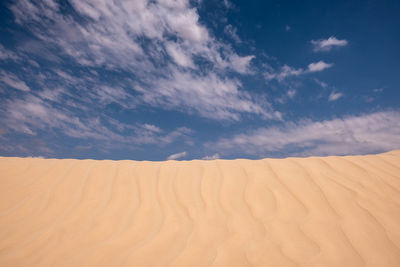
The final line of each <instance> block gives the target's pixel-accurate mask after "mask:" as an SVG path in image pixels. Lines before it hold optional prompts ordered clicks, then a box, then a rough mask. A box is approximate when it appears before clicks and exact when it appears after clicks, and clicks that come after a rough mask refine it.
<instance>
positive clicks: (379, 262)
mask: <svg viewBox="0 0 400 267" xmlns="http://www.w3.org/2000/svg"><path fill="white" fill-rule="evenodd" d="M0 266H400V150H398V151H392V152H388V153H384V154H379V155H368V156H348V157H324V158H321V157H311V158H288V159H264V160H213V161H200V160H195V161H189V162H178V161H166V162H138V161H95V160H73V159H63V160H57V159H34V158H29V159H28V158H24V159H23V158H0Z"/></svg>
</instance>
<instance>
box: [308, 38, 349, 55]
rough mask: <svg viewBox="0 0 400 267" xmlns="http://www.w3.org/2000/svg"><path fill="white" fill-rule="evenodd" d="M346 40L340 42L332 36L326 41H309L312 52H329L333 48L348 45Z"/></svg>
mask: <svg viewBox="0 0 400 267" xmlns="http://www.w3.org/2000/svg"><path fill="white" fill-rule="evenodd" d="M348 43H349V42H348V41H347V40H344V39H343V40H340V39H337V38H336V37H334V36H331V37H329V38H328V39H319V40H311V44H312V45H313V46H314V52H320V51H330V50H331V49H332V48H334V47H343V46H346V45H348Z"/></svg>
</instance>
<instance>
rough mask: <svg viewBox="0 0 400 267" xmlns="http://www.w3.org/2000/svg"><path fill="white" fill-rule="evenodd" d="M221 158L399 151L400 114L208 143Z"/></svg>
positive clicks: (305, 124)
mask: <svg viewBox="0 0 400 267" xmlns="http://www.w3.org/2000/svg"><path fill="white" fill-rule="evenodd" d="M207 147H208V149H215V150H218V151H220V152H223V153H224V154H229V153H235V152H240V153H243V152H244V151H245V152H246V153H248V154H250V155H261V156H266V155H269V154H274V153H275V154H276V153H282V152H283V151H285V153H286V154H285V155H292V156H294V155H301V156H309V155H314V156H316V155H321V156H323V155H344V154H365V153H377V152H383V151H388V150H393V149H399V148H400V112H399V111H382V112H375V113H371V114H366V115H360V116H348V117H344V118H341V119H339V118H338V119H332V120H325V121H312V120H308V119H307V120H300V121H299V122H296V123H293V122H290V123H285V124H284V125H283V126H282V127H265V128H258V129H256V130H253V131H248V132H246V133H242V134H237V135H234V136H232V137H231V138H222V139H220V140H218V141H217V142H216V143H209V144H208V145H207Z"/></svg>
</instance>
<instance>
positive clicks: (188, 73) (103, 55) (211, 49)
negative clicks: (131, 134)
mask: <svg viewBox="0 0 400 267" xmlns="http://www.w3.org/2000/svg"><path fill="white" fill-rule="evenodd" d="M193 4H195V3H190V2H189V1H187V0H180V1H161V0H160V1H146V0H139V1H135V2H131V1H121V2H112V1H111V2H110V1H107V0H99V1H97V2H96V4H95V5H93V4H92V2H91V1H84V0H83V1H82V0H79V1H77V0H71V1H69V2H68V5H69V6H70V8H71V9H72V10H74V12H65V7H64V6H62V5H60V4H59V3H58V2H56V1H53V0H47V1H39V2H38V3H36V2H35V3H33V2H32V1H31V0H19V1H16V3H15V4H13V5H12V6H11V7H10V9H11V10H12V12H13V14H14V16H15V21H16V22H17V23H18V24H20V25H21V26H24V27H25V28H26V29H28V30H29V31H30V32H31V33H32V34H33V35H34V36H35V37H36V38H37V39H38V40H40V46H41V47H43V49H49V50H51V49H55V50H57V52H58V55H60V57H59V59H57V60H61V65H63V66H62V67H61V66H60V68H63V69H68V68H71V66H65V63H66V62H67V61H65V60H62V59H60V58H63V57H66V58H68V59H69V60H73V63H74V64H76V65H77V66H79V67H81V68H85V69H88V68H89V69H90V70H96V69H97V68H102V69H103V71H106V72H108V75H111V76H115V78H116V79H118V77H117V76H119V75H121V73H124V75H123V78H122V79H121V77H119V78H120V79H119V83H120V86H121V90H120V91H121V92H122V90H124V91H125V92H126V94H129V95H135V101H136V104H141V105H150V106H154V107H157V108H159V107H160V108H167V109H173V110H179V111H181V112H186V113H190V114H195V115H199V116H203V117H207V118H209V119H217V120H239V119H240V118H241V117H242V115H243V114H246V113H247V114H253V115H256V116H262V117H264V118H268V119H276V118H277V116H276V115H275V114H276V113H275V110H273V108H272V107H271V105H270V104H269V103H268V102H267V101H266V100H265V101H263V102H260V101H256V99H260V97H257V96H252V95H250V94H247V93H245V90H244V89H243V88H242V83H241V82H240V81H239V80H240V75H249V74H250V65H251V61H252V59H253V58H254V56H253V55H243V56H242V55H239V54H238V53H236V52H235V51H234V50H233V49H232V47H231V46H230V45H229V44H226V43H224V42H222V41H221V40H218V39H216V38H215V37H213V35H212V33H211V32H210V30H209V29H208V28H207V27H206V26H205V25H203V24H201V23H200V22H199V14H198V11H197V8H196V6H195V5H193ZM227 29H228V32H229V33H231V34H233V33H235V31H234V28H229V27H228V28H227ZM30 47H33V46H30ZM30 47H28V48H26V49H27V50H28V52H29V53H36V55H37V56H42V58H44V59H46V56H45V55H43V54H38V53H37V52H36V50H34V49H32V48H30ZM43 49H40V51H43ZM47 54H52V53H46V55H47ZM68 62H69V61H68ZM128 77H132V78H128ZM62 78H65V77H62ZM75 79H76V77H75ZM81 80H82V79H81ZM84 82H86V83H88V82H90V83H91V84H93V85H95V86H96V87H100V88H102V89H103V92H102V93H103V95H102V97H103V100H105V101H106V100H111V99H112V97H113V96H112V95H110V94H108V92H107V89H106V88H107V87H108V88H111V87H113V86H112V85H111V84H109V83H108V82H107V81H105V80H102V79H101V78H99V77H96V75H94V76H92V77H91V80H86V81H84ZM207 83H208V84H207ZM198 84H202V85H201V86H199V85H198ZM205 84H207V86H205ZM114 93H115V92H114ZM188 95H190V96H194V97H195V98H194V99H193V98H185V99H183V97H182V96H185V97H186V96H188ZM192 99H193V101H190V100H192ZM264 99H266V98H264ZM113 100H114V101H118V99H115V98H114V99H113ZM184 100H189V101H184ZM121 102H122V101H121ZM211 102H212V108H211V107H210V103H211ZM203 109H205V111H203Z"/></svg>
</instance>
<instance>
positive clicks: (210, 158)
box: [201, 153, 220, 160]
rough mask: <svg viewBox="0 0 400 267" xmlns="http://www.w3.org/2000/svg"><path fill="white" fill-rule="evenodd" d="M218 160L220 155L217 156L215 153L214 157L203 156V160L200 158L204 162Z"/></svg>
mask: <svg viewBox="0 0 400 267" xmlns="http://www.w3.org/2000/svg"><path fill="white" fill-rule="evenodd" d="M219 158H220V155H219V154H218V153H215V154H214V155H212V156H205V157H203V158H201V159H204V160H214V159H219Z"/></svg>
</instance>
